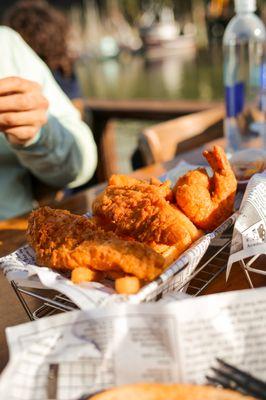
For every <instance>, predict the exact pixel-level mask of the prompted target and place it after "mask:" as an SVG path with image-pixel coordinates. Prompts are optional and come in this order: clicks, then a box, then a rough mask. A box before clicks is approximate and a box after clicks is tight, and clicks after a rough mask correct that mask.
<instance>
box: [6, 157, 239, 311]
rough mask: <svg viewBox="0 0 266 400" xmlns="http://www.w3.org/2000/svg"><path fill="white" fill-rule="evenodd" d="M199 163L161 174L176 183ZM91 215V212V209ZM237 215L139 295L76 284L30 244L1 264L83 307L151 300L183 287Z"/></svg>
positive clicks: (13, 276) (13, 275) (12, 276)
mask: <svg viewBox="0 0 266 400" xmlns="http://www.w3.org/2000/svg"><path fill="white" fill-rule="evenodd" d="M195 167H196V166H195V165H190V164H187V163H186V162H181V163H180V164H178V165H177V167H175V168H174V169H172V170H170V171H169V172H167V173H166V174H165V175H163V176H161V180H162V181H165V180H167V179H170V180H171V182H172V183H173V184H174V183H175V182H176V180H177V178H178V177H179V176H181V175H183V174H184V173H186V172H187V171H188V170H190V169H194V168H195ZM87 215H88V216H89V213H88V214H87ZM235 218H236V215H235V214H234V215H233V216H232V217H230V218H229V219H228V220H227V221H225V222H224V223H223V224H222V225H221V226H220V227H219V228H218V229H216V230H215V231H214V232H212V233H209V234H206V235H205V236H203V237H202V238H200V239H199V240H198V241H196V242H195V243H194V244H193V245H192V246H191V247H190V248H189V249H188V250H187V251H185V252H184V253H183V254H182V255H181V256H180V257H179V258H178V259H177V260H176V261H175V262H174V263H173V264H171V266H170V267H169V268H168V269H167V270H166V271H164V272H163V273H162V274H161V275H160V276H159V277H158V278H157V279H156V280H154V281H152V282H151V283H149V284H147V285H145V286H144V287H143V288H142V289H141V290H140V291H139V292H138V293H137V294H136V295H131V296H125V295H118V294H116V293H115V291H114V289H113V288H112V287H109V286H107V285H103V284H101V283H96V282H86V283H82V284H79V285H77V284H73V283H72V282H71V281H70V280H69V279H67V278H65V277H64V276H63V275H61V274H59V273H58V272H56V271H54V270H51V269H50V268H46V267H38V266H37V265H36V263H35V254H34V251H33V249H32V248H31V247H30V246H28V245H26V246H24V247H21V248H20V249H18V250H16V251H15V252H13V253H11V254H10V255H8V256H5V257H2V258H1V259H0V267H1V268H2V269H3V271H4V274H5V276H6V277H7V279H8V280H9V281H10V282H11V281H15V283H17V284H18V285H20V286H24V287H31V288H49V289H53V290H56V291H58V292H60V293H62V294H64V295H66V296H67V297H68V298H70V299H71V300H72V301H73V302H74V303H75V304H76V305H77V306H78V307H79V308H80V309H87V308H91V307H95V306H99V305H103V304H107V303H109V302H117V301H125V300H127V301H129V302H132V303H139V302H143V301H151V300H155V299H156V298H157V297H158V296H161V295H162V294H165V293H167V292H169V291H173V290H174V291H178V290H181V289H182V288H183V287H184V284H185V283H186V281H188V280H189V277H190V276H191V275H192V274H193V272H194V271H195V269H196V267H197V265H198V263H199V261H200V260H201V258H202V256H203V255H204V254H205V252H206V250H207V248H208V247H209V245H210V242H211V240H212V239H214V238H215V237H217V236H218V235H220V234H221V233H222V232H223V231H225V230H226V229H227V228H228V227H229V226H231V225H232V224H233V223H234V221H235ZM107 284H108V282H107Z"/></svg>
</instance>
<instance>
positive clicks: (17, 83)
mask: <svg viewBox="0 0 266 400" xmlns="http://www.w3.org/2000/svg"><path fill="white" fill-rule="evenodd" d="M40 90H41V87H40V85H39V84H38V83H37V82H32V81H29V80H27V79H23V78H19V77H8V78H3V79H0V96H3V95H7V94H9V93H25V92H31V91H40Z"/></svg>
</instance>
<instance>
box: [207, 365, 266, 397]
mask: <svg viewBox="0 0 266 400" xmlns="http://www.w3.org/2000/svg"><path fill="white" fill-rule="evenodd" d="M216 360H217V362H218V365H219V366H218V368H215V367H213V368H211V369H212V371H213V372H214V375H213V376H210V375H207V376H206V379H207V380H208V382H209V383H211V384H212V385H215V386H217V385H219V386H222V387H223V388H226V389H233V390H237V391H239V392H241V393H243V394H246V395H250V396H254V397H256V398H257V399H260V400H266V383H265V382H263V381H261V380H260V379H257V378H255V377H254V376H252V375H250V374H248V373H247V372H244V371H241V370H240V369H238V368H236V367H234V366H233V365H230V364H228V363H227V362H225V361H223V360H221V359H219V358H217V359H216Z"/></svg>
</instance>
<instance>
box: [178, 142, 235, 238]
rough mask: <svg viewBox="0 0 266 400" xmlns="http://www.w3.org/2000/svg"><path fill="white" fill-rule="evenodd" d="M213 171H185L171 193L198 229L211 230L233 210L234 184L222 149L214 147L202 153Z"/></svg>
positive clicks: (200, 169) (201, 169) (233, 178)
mask: <svg viewBox="0 0 266 400" xmlns="http://www.w3.org/2000/svg"><path fill="white" fill-rule="evenodd" d="M203 155H204V157H205V158H206V159H207V161H208V163H209V164H210V166H211V168H212V170H213V176H212V177H209V176H208V174H207V172H206V169H205V168H198V169H197V170H194V171H189V172H187V173H186V174H185V175H184V176H182V177H181V178H179V180H178V181H177V183H176V185H175V187H174V192H175V198H176V202H177V205H178V207H180V209H181V210H182V211H183V212H184V213H185V214H186V216H187V217H188V218H189V219H190V220H191V221H192V222H193V223H194V224H195V225H196V226H197V227H198V228H201V229H204V230H207V231H211V230H213V229H215V228H217V226H219V225H220V224H221V223H222V222H223V221H225V220H226V218H228V217H229V216H230V215H231V214H232V212H233V207H234V199H235V193H236V188H237V181H236V178H235V175H234V173H233V171H232V169H231V166H230V163H229V161H228V160H227V157H226V155H225V152H224V150H223V149H222V148H221V147H219V146H214V148H213V150H212V151H204V153H203Z"/></svg>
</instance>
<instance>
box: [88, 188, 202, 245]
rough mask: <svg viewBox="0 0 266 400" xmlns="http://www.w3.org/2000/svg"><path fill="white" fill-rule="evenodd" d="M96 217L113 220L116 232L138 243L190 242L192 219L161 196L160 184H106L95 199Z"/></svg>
mask: <svg viewBox="0 0 266 400" xmlns="http://www.w3.org/2000/svg"><path fill="white" fill-rule="evenodd" d="M93 212H94V214H95V215H96V216H98V217H102V218H105V220H107V221H108V222H109V223H113V226H114V232H115V233H116V234H118V235H126V236H129V237H133V238H135V239H136V240H138V241H140V242H145V243H149V242H156V243H160V244H168V245H172V244H176V243H182V242H183V243H185V244H187V243H188V242H189V243H191V242H192V240H193V239H192V236H193V235H191V232H192V231H194V232H195V236H196V232H198V231H197V229H196V228H195V227H194V226H193V224H192V222H191V221H189V219H188V218H187V217H186V216H185V215H183V213H182V212H181V211H180V210H178V209H177V208H176V207H174V206H173V205H171V204H170V203H169V202H168V201H167V200H166V199H165V198H164V196H163V195H162V193H161V191H160V187H159V188H157V186H156V185H151V184H148V183H146V184H144V183H141V184H135V185H133V184H132V185H130V186H116V185H112V186H108V187H107V188H106V189H105V191H104V192H103V193H102V194H101V195H100V196H99V197H97V199H95V201H94V203H93Z"/></svg>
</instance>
